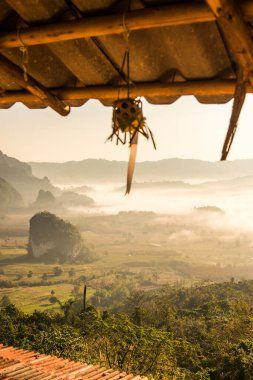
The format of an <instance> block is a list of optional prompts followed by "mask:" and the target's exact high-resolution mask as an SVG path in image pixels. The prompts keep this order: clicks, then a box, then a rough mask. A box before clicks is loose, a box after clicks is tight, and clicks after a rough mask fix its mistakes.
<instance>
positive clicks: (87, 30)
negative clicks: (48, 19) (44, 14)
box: [0, 3, 215, 48]
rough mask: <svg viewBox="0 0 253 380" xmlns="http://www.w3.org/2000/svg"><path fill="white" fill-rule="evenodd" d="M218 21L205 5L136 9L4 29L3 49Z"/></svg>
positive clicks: (1, 39) (1, 45)
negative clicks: (11, 29) (5, 30)
mask: <svg viewBox="0 0 253 380" xmlns="http://www.w3.org/2000/svg"><path fill="white" fill-rule="evenodd" d="M208 21H215V16H214V15H213V13H212V12H211V11H210V9H209V8H208V7H207V6H206V5H205V4H201V3H200V4H199V3H196V4H194V3H193V4H183V5H182V4H179V5H170V6H161V7H155V8H154V7H152V8H147V9H141V10H133V11H129V12H126V13H124V15H123V13H120V14H119V13H117V14H112V15H104V16H88V17H86V18H84V19H82V20H73V21H65V22H58V23H54V24H48V25H40V26H34V27H28V28H23V29H19V32H18V33H17V31H16V30H15V31H11V32H5V33H4V32H2V33H1V35H0V48H14V47H20V46H23V45H25V46H32V45H41V44H49V43H53V42H60V41H67V40H73V39H80V38H87V37H96V36H102V35H108V34H117V33H124V32H126V31H133V30H140V29H149V28H157V27H165V26H174V25H184V24H192V23H201V22H208Z"/></svg>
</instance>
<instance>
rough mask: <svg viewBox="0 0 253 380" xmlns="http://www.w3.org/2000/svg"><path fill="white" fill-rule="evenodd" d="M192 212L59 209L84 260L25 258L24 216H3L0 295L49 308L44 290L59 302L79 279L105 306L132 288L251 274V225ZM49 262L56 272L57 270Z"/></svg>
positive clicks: (77, 287)
mask: <svg viewBox="0 0 253 380" xmlns="http://www.w3.org/2000/svg"><path fill="white" fill-rule="evenodd" d="M193 216H194V215H184V216H182V215H180V216H172V215H168V216H160V215H157V214H155V213H151V212H126V213H124V212H123V213H119V214H118V215H68V216H65V218H68V219H69V220H70V221H71V223H73V224H74V225H76V226H77V227H78V229H79V231H80V232H81V234H82V237H83V239H84V242H85V244H86V246H87V247H88V248H89V249H90V250H91V251H92V252H93V253H94V254H95V257H96V259H95V260H94V261H93V262H91V263H84V264H83V263H79V264H76V263H64V264H60V263H59V262H57V261H56V262H55V263H50V264H47V263H43V262H36V261H29V260H27V258H26V252H27V242H28V224H29V215H27V216H23V217H21V216H20V217H19V219H18V222H17V219H16V218H14V217H13V219H12V218H11V217H9V218H8V220H7V223H3V222H2V223H0V284H1V285H0V300H1V298H2V297H3V296H8V297H9V299H10V301H11V302H13V303H14V304H16V305H17V306H18V307H20V308H21V310H23V311H25V312H32V311H33V310H34V309H38V310H51V309H56V308H59V307H60V306H59V304H58V303H51V302H50V301H49V299H50V297H51V291H53V293H54V296H55V297H57V299H58V300H59V301H60V302H61V303H64V302H65V301H66V300H68V299H69V298H75V297H80V296H81V294H82V289H83V285H84V284H86V285H87V287H88V293H87V299H88V303H91V304H95V305H96V306H99V305H101V307H102V306H103V305H104V303H103V301H102V300H101V299H102V298H103V297H105V299H108V300H109V298H108V297H111V298H110V300H111V301H110V302H109V301H108V307H112V305H113V304H114V302H117V299H118V298H119V299H120V298H121V297H127V296H128V295H129V294H130V293H131V292H132V291H134V290H137V289H138V290H139V291H141V290H149V289H154V288H159V287H162V286H164V285H174V286H182V285H183V286H191V285H193V284H196V283H203V282H204V283H208V282H216V281H223V280H228V279H231V277H235V278H237V279H247V278H252V273H253V260H252V259H253V246H252V234H251V232H250V231H248V232H247V231H238V232H237V233H235V231H230V230H228V229H226V230H225V229H222V228H221V227H219V226H218V227H217V226H216V225H213V221H214V218H215V217H216V216H215V215H211V218H210V215H205V217H204V219H203V217H202V216H201V218H196V215H195V219H194V218H193ZM56 267H60V272H61V273H59V274H57V275H55V274H54V270H55V268H56ZM29 272H31V273H32V274H31V273H30V274H29ZM117 297H118V298H117ZM105 305H107V303H106V302H105Z"/></svg>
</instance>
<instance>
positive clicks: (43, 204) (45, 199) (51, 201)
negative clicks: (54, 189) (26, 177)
mask: <svg viewBox="0 0 253 380" xmlns="http://www.w3.org/2000/svg"><path fill="white" fill-rule="evenodd" d="M32 206H35V207H40V208H42V209H43V208H44V209H45V208H50V207H56V206H57V202H56V199H55V197H54V196H53V194H52V193H51V192H50V191H44V190H40V191H39V193H38V196H37V199H36V201H35V202H34V203H32Z"/></svg>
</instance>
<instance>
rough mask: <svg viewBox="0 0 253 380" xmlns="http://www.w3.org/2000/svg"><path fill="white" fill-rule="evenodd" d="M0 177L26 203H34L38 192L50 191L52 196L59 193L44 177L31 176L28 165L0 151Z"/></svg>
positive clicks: (30, 169)
mask: <svg viewBox="0 0 253 380" xmlns="http://www.w3.org/2000/svg"><path fill="white" fill-rule="evenodd" d="M0 177H1V178H2V179H3V180H5V181H6V182H8V184H9V185H10V186H11V187H13V188H14V189H15V190H16V191H17V192H18V193H20V194H21V196H22V198H23V199H24V200H25V201H26V202H31V201H34V200H35V199H36V197H37V194H38V192H39V190H45V191H51V192H52V193H53V194H54V195H58V194H59V193H60V192H59V189H57V188H56V187H55V186H53V185H52V184H51V183H50V181H49V179H48V178H47V177H46V176H43V178H37V177H36V176H34V175H33V173H32V168H31V166H30V165H28V164H26V163H25V162H21V161H19V160H17V159H16V158H12V157H9V156H7V155H6V154H4V153H3V152H1V151H0ZM5 188H6V187H5Z"/></svg>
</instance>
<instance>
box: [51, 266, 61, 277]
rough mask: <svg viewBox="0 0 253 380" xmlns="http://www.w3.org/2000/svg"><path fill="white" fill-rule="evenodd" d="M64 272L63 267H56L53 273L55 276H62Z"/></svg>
mask: <svg viewBox="0 0 253 380" xmlns="http://www.w3.org/2000/svg"><path fill="white" fill-rule="evenodd" d="M62 273H63V270H62V268H61V267H54V268H53V274H54V276H60V275H61V274H62Z"/></svg>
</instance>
